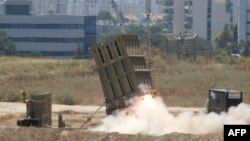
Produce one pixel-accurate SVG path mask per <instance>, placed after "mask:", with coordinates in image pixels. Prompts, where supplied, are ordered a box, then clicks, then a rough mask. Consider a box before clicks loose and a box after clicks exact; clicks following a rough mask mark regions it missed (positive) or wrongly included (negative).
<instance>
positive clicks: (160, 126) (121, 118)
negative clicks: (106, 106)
mask: <svg viewBox="0 0 250 141" xmlns="http://www.w3.org/2000/svg"><path fill="white" fill-rule="evenodd" d="M132 101H133V104H132V106H131V107H129V108H127V109H125V110H123V111H120V112H118V113H117V114H116V115H109V116H107V117H106V118H104V119H103V120H102V123H101V125H100V126H98V127H96V128H94V129H91V130H92V131H102V132H118V133H123V134H138V133H140V134H148V135H157V136H160V135H164V134H167V133H172V132H179V133H191V134H206V133H218V132H223V125H224V124H250V105H246V104H240V105H239V106H237V107H232V108H230V109H229V111H228V113H222V114H220V115H218V114H215V113H209V114H205V113H204V112H199V113H194V112H190V111H188V112H181V113H179V114H178V115H177V116H175V115H173V114H171V113H170V112H169V111H168V109H167V107H166V106H165V104H164V103H163V101H162V99H161V98H160V97H156V98H154V99H152V98H150V97H149V98H145V99H144V100H142V99H140V98H135V99H133V100H132ZM128 111H129V112H130V114H127V113H128Z"/></svg>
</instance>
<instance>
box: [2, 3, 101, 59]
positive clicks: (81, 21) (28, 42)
mask: <svg viewBox="0 0 250 141" xmlns="http://www.w3.org/2000/svg"><path fill="white" fill-rule="evenodd" d="M0 6H1V7H2V8H1V10H2V11H1V12H0V14H1V15H0V31H4V32H6V33H7V36H8V37H9V38H10V39H12V40H13V41H14V42H15V45H16V50H17V51H18V52H21V53H30V52H40V53H42V54H43V55H45V56H73V55H74V54H75V52H76V50H77V48H78V46H80V47H81V48H82V50H83V54H84V55H85V57H88V56H89V50H90V47H91V46H92V45H94V44H95V43H96V17H95V16H66V15H53V16H52V15H46V16H35V15H31V13H30V6H31V1H26V0H8V1H6V2H3V3H2V4H1V5H0ZM13 7H15V8H13ZM19 10H20V11H19Z"/></svg>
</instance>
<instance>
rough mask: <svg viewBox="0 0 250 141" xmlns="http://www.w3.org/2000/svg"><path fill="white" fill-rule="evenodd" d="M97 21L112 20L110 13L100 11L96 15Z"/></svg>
mask: <svg viewBox="0 0 250 141" xmlns="http://www.w3.org/2000/svg"><path fill="white" fill-rule="evenodd" d="M97 19H98V20H112V21H113V20H114V19H113V17H112V15H111V13H110V12H109V11H100V12H99V13H98V14H97Z"/></svg>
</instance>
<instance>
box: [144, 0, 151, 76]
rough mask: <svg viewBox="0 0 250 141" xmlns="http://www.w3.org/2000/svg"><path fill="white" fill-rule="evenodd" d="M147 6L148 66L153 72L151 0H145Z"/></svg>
mask: <svg viewBox="0 0 250 141" xmlns="http://www.w3.org/2000/svg"><path fill="white" fill-rule="evenodd" d="M145 8H146V14H147V17H146V20H147V29H148V68H149V70H150V72H151V68H152V48H151V30H150V17H151V14H152V13H151V0H145Z"/></svg>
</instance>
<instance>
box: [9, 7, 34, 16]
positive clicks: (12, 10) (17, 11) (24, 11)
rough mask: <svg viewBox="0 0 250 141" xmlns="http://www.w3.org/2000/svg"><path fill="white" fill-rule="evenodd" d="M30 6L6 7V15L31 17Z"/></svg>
mask: <svg viewBox="0 0 250 141" xmlns="http://www.w3.org/2000/svg"><path fill="white" fill-rule="evenodd" d="M29 11H30V7H29V5H6V8H5V14H6V15H30V13H29Z"/></svg>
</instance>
